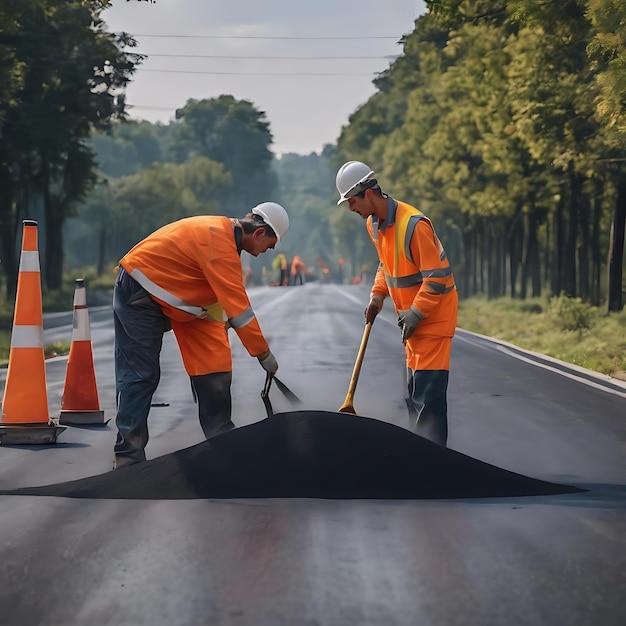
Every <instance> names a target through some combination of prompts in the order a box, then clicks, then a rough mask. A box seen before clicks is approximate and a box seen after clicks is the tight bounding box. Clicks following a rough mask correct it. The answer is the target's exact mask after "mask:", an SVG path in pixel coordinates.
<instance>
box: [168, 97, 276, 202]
mask: <svg viewBox="0 0 626 626" xmlns="http://www.w3.org/2000/svg"><path fill="white" fill-rule="evenodd" d="M176 119H177V120H178V122H177V123H176V124H175V126H174V128H173V132H172V133H171V136H170V137H169V150H170V155H172V156H173V158H174V160H175V161H177V162H179V163H181V162H183V161H185V160H186V159H188V158H189V157H190V156H192V155H194V154H197V155H202V156H205V157H207V158H208V159H211V160H212V161H217V162H218V163H223V164H224V165H225V167H226V169H227V170H228V171H229V172H230V174H231V176H232V181H233V185H232V188H231V189H230V190H229V191H228V192H227V193H226V194H224V195H223V196H222V197H221V198H220V200H222V201H223V202H224V203H226V204H227V205H230V206H238V205H242V206H244V207H250V208H252V206H254V205H256V204H258V203H259V202H262V201H263V200H267V199H269V198H270V196H271V195H272V192H273V190H274V186H275V180H274V178H273V176H272V173H271V170H270V167H271V163H272V158H273V155H272V153H271V151H270V146H271V144H272V134H271V132H270V126H269V123H268V122H267V120H266V117H265V113H264V112H262V111H258V110H257V109H256V108H255V107H254V105H253V104H252V103H251V102H249V101H247V100H236V99H235V98H234V97H233V96H229V95H222V96H219V97H218V98H213V99H210V100H189V101H187V103H186V104H185V106H184V107H183V108H181V109H178V110H177V111H176Z"/></svg>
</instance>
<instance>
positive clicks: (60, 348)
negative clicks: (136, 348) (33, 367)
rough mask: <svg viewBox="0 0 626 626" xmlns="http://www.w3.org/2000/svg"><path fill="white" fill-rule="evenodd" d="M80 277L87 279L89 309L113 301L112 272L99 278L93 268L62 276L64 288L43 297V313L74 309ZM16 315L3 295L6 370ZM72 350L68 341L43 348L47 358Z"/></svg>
mask: <svg viewBox="0 0 626 626" xmlns="http://www.w3.org/2000/svg"><path fill="white" fill-rule="evenodd" d="M77 278H83V279H85V285H86V286H87V304H88V305H89V306H93V303H94V302H96V301H97V302H98V303H101V301H104V300H105V299H106V300H107V301H110V300H111V298H112V292H113V283H114V281H115V273H114V272H113V269H111V271H110V272H107V273H105V274H103V275H102V276H98V274H97V271H96V269H95V268H91V267H90V268H86V269H84V270H76V271H72V272H68V273H67V274H65V276H64V277H63V283H62V285H61V289H55V290H52V291H48V292H46V293H45V294H43V296H42V305H43V311H44V313H54V312H57V311H71V310H72V306H73V303H74V289H75V282H76V279H77ZM13 313H14V303H13V302H9V301H7V300H6V299H5V298H3V297H1V296H0V367H6V366H7V365H8V363H9V352H10V347H11V327H12V324H13ZM69 351H70V343H69V342H56V343H53V344H48V345H45V346H44V355H45V358H51V357H54V356H61V355H64V354H68V353H69Z"/></svg>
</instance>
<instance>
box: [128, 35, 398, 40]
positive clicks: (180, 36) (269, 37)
mask: <svg viewBox="0 0 626 626" xmlns="http://www.w3.org/2000/svg"><path fill="white" fill-rule="evenodd" d="M133 37H163V38H178V39H295V40H300V39H324V40H327V39H394V40H396V41H398V40H399V39H400V36H398V35H389V36H387V35H352V36H345V35H341V36H339V37H274V36H265V35H152V34H143V35H137V34H133Z"/></svg>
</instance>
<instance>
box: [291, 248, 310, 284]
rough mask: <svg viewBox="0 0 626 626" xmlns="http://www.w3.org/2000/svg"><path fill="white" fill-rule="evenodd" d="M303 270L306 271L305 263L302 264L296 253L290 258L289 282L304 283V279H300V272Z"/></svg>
mask: <svg viewBox="0 0 626 626" xmlns="http://www.w3.org/2000/svg"><path fill="white" fill-rule="evenodd" d="M304 272H306V265H305V264H304V261H303V260H302V259H301V258H300V257H299V256H298V255H297V254H296V255H295V256H294V257H293V259H291V284H292V285H302V284H304V281H303V279H302V274H303V273H304Z"/></svg>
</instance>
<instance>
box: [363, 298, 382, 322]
mask: <svg viewBox="0 0 626 626" xmlns="http://www.w3.org/2000/svg"><path fill="white" fill-rule="evenodd" d="M382 308H383V297H382V296H381V295H380V294H375V295H373V296H372V297H371V298H370V301H369V304H368V305H367V307H365V321H366V322H367V323H368V324H371V323H373V322H374V320H375V319H376V316H377V315H378V314H379V313H380V310H381V309H382Z"/></svg>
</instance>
